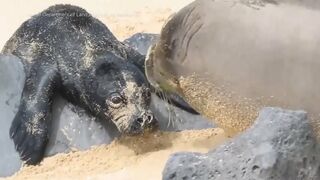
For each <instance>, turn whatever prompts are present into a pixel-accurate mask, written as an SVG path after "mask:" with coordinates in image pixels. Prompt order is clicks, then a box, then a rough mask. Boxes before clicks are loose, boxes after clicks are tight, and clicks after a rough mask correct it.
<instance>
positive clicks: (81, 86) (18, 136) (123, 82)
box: [2, 5, 157, 164]
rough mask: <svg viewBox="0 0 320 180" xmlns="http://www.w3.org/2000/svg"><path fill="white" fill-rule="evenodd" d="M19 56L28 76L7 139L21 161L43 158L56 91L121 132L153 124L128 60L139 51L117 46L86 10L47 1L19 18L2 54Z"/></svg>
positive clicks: (139, 77) (140, 78)
mask: <svg viewBox="0 0 320 180" xmlns="http://www.w3.org/2000/svg"><path fill="white" fill-rule="evenodd" d="M2 52H3V53H4V54H13V55H15V56H17V57H19V58H21V59H22V61H23V63H24V66H25V70H26V81H25V85H24V89H23V92H22V97H21V101H20V106H19V110H18V112H17V114H16V116H15V118H14V120H13V122H12V125H11V128H10V136H11V138H12V139H13V141H14V144H15V148H16V150H17V151H18V152H19V154H20V157H21V159H22V160H24V161H25V162H26V163H27V164H36V163H38V162H39V161H41V159H42V158H43V155H44V151H45V147H46V144H47V142H48V129H49V128H50V120H51V109H52V102H53V100H54V97H55V96H56V95H57V94H58V93H59V94H61V95H62V96H63V97H64V98H65V99H67V100H68V101H70V102H71V103H73V104H75V105H77V106H79V107H82V108H84V109H85V110H86V111H87V112H88V113H90V114H91V115H93V116H95V117H98V118H99V119H100V120H102V121H112V122H113V123H114V124H115V125H116V126H117V128H118V130H119V131H120V133H123V134H129V135H135V134H139V133H142V132H144V130H145V129H152V128H154V127H156V126H157V122H156V120H155V119H154V117H153V114H152V113H151V111H150V110H149V105H150V97H151V93H150V88H149V86H148V81H147V79H146V78H145V76H144V74H143V72H141V70H140V69H139V68H138V67H137V66H135V65H134V63H141V62H142V63H143V59H141V55H139V54H138V53H137V52H135V51H134V50H132V49H130V48H128V47H127V46H125V45H123V44H122V43H120V42H119V41H117V39H116V38H115V37H114V36H113V34H112V33H111V32H110V31H109V30H108V28H107V27H106V26H105V25H104V24H103V23H101V22H100V21H99V20H97V19H95V18H93V17H92V16H91V15H90V14H89V13H87V12H86V11H85V10H83V9H81V8H79V7H75V6H71V5H56V6H52V7H50V8H48V9H46V10H44V11H43V12H41V13H39V14H37V15H35V16H33V17H32V18H30V19H29V20H27V21H26V22H24V23H23V24H22V25H21V26H20V27H19V29H18V30H17V31H16V32H15V33H14V35H13V36H12V37H11V38H10V39H9V41H8V42H7V43H6V45H5V47H4V48H3V51H2Z"/></svg>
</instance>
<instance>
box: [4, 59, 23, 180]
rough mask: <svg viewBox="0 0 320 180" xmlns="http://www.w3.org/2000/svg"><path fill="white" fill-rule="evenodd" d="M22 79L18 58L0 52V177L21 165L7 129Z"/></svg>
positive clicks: (21, 86) (17, 102)
mask: <svg viewBox="0 0 320 180" xmlns="http://www.w3.org/2000/svg"><path fill="white" fill-rule="evenodd" d="M24 79H25V75H24V71H23V66H22V63H21V62H20V60H19V59H18V58H17V57H15V56H4V55H1V54H0V83H1V85H0V128H1V129H0V154H1V155H0V177H1V176H7V175H10V174H12V173H13V172H14V171H16V170H17V169H19V168H20V165H21V161H20V160H19V155H18V153H16V151H15V149H14V145H13V142H12V140H11V139H10V138H9V129H10V126H11V122H12V120H13V118H14V116H15V114H16V112H17V110H18V106H19V101H20V94H21V92H22V88H23V81H24ZM9 162H10V163H9Z"/></svg>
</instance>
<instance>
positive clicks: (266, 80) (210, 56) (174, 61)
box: [145, 0, 320, 137]
mask: <svg viewBox="0 0 320 180" xmlns="http://www.w3.org/2000/svg"><path fill="white" fill-rule="evenodd" d="M252 2H255V3H252ZM307 2H308V3H306V4H304V3H303V2H302V1H301V2H298V1H292V2H291V1H290V2H289V1H288V2H287V1H280V0H279V1H276V0H275V1H270V0H268V1H246V0H216V1H211V0H197V1H194V2H193V3H191V4H189V5H188V6H186V7H185V8H183V9H181V10H180V11H179V12H178V13H176V14H175V15H173V16H172V17H171V18H170V19H169V20H168V21H167V23H166V24H165V25H164V27H163V28H162V31H161V34H160V39H159V41H158V42H157V43H156V44H155V45H153V46H152V47H151V48H150V49H149V52H148V55H147V58H146V62H145V65H146V75H147V78H148V80H149V82H150V83H151V84H152V85H153V86H154V87H156V88H160V89H165V90H167V91H171V92H175V93H178V94H179V95H181V96H182V97H183V98H184V99H185V100H186V101H187V102H188V103H189V104H190V105H191V106H192V107H193V108H195V110H197V111H198V112H199V113H200V114H203V115H205V116H207V117H209V118H210V119H212V120H214V121H215V122H216V123H217V125H218V126H220V127H223V128H224V129H226V130H228V131H229V132H230V133H238V132H241V131H243V130H245V129H247V128H248V127H250V126H251V125H252V123H253V122H254V120H255V118H256V116H257V112H258V111H259V109H260V108H262V107H264V106H281V107H283V108H290V109H304V110H306V111H308V112H309V116H310V117H311V119H312V121H313V123H312V125H313V127H314V128H315V131H316V133H317V136H318V137H319V126H320V125H319V124H320V111H319V105H320V94H319V92H320V83H319V77H320V51H319V49H320V36H319V29H320V22H319V21H318V19H319V18H320V11H319V9H318V8H317V7H318V6H315V7H314V8H309V7H310V3H311V1H310V2H309V1H307ZM315 3H316V2H315ZM316 4H317V5H318V3H316Z"/></svg>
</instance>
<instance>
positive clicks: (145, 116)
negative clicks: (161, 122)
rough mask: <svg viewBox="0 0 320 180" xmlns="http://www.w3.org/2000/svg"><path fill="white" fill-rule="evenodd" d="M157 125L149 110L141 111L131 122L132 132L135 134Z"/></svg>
mask: <svg viewBox="0 0 320 180" xmlns="http://www.w3.org/2000/svg"><path fill="white" fill-rule="evenodd" d="M157 127H158V122H157V120H156V118H155V117H154V115H153V114H152V113H151V112H145V113H142V114H141V115H140V116H139V117H138V118H137V119H136V120H135V122H134V123H133V125H132V132H133V133H135V134H137V133H140V132H143V131H144V130H154V129H156V128H157Z"/></svg>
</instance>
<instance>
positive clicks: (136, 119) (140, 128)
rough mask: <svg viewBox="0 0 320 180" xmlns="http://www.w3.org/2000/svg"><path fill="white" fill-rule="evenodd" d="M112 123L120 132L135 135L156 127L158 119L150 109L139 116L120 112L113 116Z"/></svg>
mask: <svg viewBox="0 0 320 180" xmlns="http://www.w3.org/2000/svg"><path fill="white" fill-rule="evenodd" d="M114 123H115V125H116V127H117V128H118V130H119V131H120V133H121V134H125V135H129V136H135V135H138V134H142V133H144V132H150V131H154V130H156V129H157V128H158V121H157V120H156V118H155V117H154V115H153V113H152V112H151V111H146V112H144V113H142V114H141V115H139V116H136V115H132V116H130V115H126V114H122V115H119V116H118V117H116V118H114Z"/></svg>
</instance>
